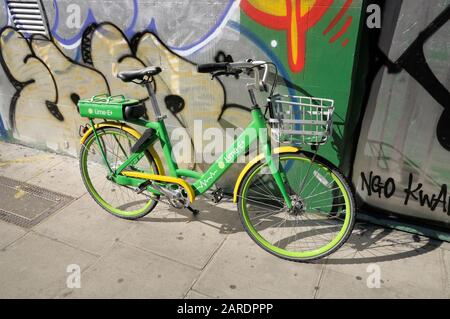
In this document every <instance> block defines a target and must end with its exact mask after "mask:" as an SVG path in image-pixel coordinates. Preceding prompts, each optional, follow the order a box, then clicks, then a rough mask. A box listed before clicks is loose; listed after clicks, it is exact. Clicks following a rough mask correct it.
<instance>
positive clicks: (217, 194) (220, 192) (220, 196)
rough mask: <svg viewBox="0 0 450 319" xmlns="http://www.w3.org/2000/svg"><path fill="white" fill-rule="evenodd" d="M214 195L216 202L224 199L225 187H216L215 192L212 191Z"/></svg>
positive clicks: (213, 200)
mask: <svg viewBox="0 0 450 319" xmlns="http://www.w3.org/2000/svg"><path fill="white" fill-rule="evenodd" d="M212 196H213V199H212V202H213V203H214V204H218V203H220V201H221V200H222V199H223V189H222V188H219V189H216V190H215V191H214V192H212Z"/></svg>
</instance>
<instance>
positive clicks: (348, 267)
mask: <svg viewBox="0 0 450 319" xmlns="http://www.w3.org/2000/svg"><path fill="white" fill-rule="evenodd" d="M440 256H441V249H440V248H439V247H438V246H436V245H435V243H434V242H432V243H430V240H429V239H427V238H425V237H420V238H419V237H417V236H415V235H411V234H408V233H403V232H399V231H395V230H390V229H384V228H380V227H375V226H365V227H363V229H362V232H361V228H360V229H356V231H355V233H354V235H353V236H352V237H351V238H350V239H349V241H348V243H346V244H345V245H344V246H343V247H342V248H341V249H340V250H339V251H338V252H336V253H335V254H334V255H332V256H330V257H329V258H328V259H327V261H326V263H327V266H326V268H327V269H328V270H331V271H334V272H338V273H342V274H347V275H349V276H352V277H353V278H362V279H364V280H365V278H367V277H368V276H369V275H370V272H371V270H370V269H369V268H368V267H369V266H372V267H373V266H375V267H379V269H380V271H381V277H382V280H383V281H384V283H385V284H387V285H390V286H392V285H393V284H392V283H398V285H397V286H398V287H409V288H408V289H410V290H411V294H413V295H414V294H417V293H418V291H416V290H415V288H418V289H419V290H423V291H427V292H429V293H430V294H432V295H436V296H442V295H443V294H445V286H446V281H447V279H446V278H445V270H444V267H445V266H444V264H443V261H442V258H441V257H440ZM324 262H325V261H324Z"/></svg>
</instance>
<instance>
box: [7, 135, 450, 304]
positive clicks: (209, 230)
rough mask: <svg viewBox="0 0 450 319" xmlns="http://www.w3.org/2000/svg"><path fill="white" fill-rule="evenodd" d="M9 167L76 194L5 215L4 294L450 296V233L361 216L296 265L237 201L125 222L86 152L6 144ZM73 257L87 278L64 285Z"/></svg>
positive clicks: (22, 177)
mask: <svg viewBox="0 0 450 319" xmlns="http://www.w3.org/2000/svg"><path fill="white" fill-rule="evenodd" d="M0 176H4V177H8V178H12V179H15V180H18V181H20V182H26V183H28V184H32V185H36V186H39V187H42V188H45V189H48V190H50V191H53V192H57V193H61V194H64V195H67V196H70V197H72V198H73V200H71V201H70V202H69V203H68V204H67V205H65V206H64V207H62V208H60V209H59V210H58V211H56V212H55V213H53V214H51V215H50V216H49V217H47V218H45V219H44V220H42V221H41V222H40V223H39V224H38V225H35V226H33V227H31V228H22V227H19V226H15V225H13V224H10V223H7V222H4V221H2V220H0V298H133V297H136V298H211V297H212V298H217V297H219V298H432V297H433V298H450V280H449V276H450V245H449V244H448V243H441V242H438V241H435V240H430V239H428V238H425V237H419V236H417V235H411V234H407V233H402V232H398V231H394V230H390V229H384V228H380V227H378V226H373V225H368V224H357V226H356V228H355V231H354V233H353V235H352V237H351V238H350V240H349V242H348V243H347V244H346V245H345V246H344V247H342V248H341V249H340V250H339V251H338V252H337V253H336V254H334V255H332V256H330V257H328V258H327V259H325V260H322V261H320V262H316V263H313V264H299V263H293V262H288V261H285V260H281V259H279V258H276V257H274V256H272V255H270V254H268V253H266V252H265V251H263V250H262V249H261V248H259V247H258V246H257V245H256V244H254V243H253V241H252V240H251V239H250V238H249V237H248V235H247V234H246V233H245V231H244V230H243V229H242V227H241V225H240V220H239V216H238V214H237V211H236V207H235V205H234V204H233V203H232V202H230V201H223V202H222V203H220V204H219V205H214V204H212V203H211V202H209V201H206V200H201V201H199V202H198V203H196V204H195V205H194V206H195V207H196V208H198V209H200V211H201V213H200V214H199V215H198V216H196V217H194V216H193V215H192V214H191V213H190V212H189V211H186V210H176V209H173V208H170V207H167V206H164V205H162V204H159V205H158V206H157V208H156V210H155V211H154V212H152V213H151V214H149V215H147V216H146V217H144V218H142V219H141V220H139V221H126V220H122V219H119V218H116V217H113V216H111V215H109V214H108V213H106V212H105V211H103V210H102V209H101V208H100V207H99V206H98V205H97V204H96V203H95V202H94V200H92V199H91V198H90V196H89V194H87V193H86V191H85V188H84V186H83V183H82V181H81V177H80V173H79V169H78V161H77V159H74V158H69V157H65V156H60V155H55V154H51V153H45V152H41V151H37V150H34V149H30V148H26V147H22V146H18V145H13V144H8V143H4V142H0ZM0 191H1V189H0ZM19 192H20V190H18V193H19ZM21 196H22V195H20V194H19V195H17V196H14V198H17V199H16V200H17V201H20V198H21ZM0 198H1V194H0ZM12 202H13V203H12V204H14V200H13V201H12ZM36 205H37V204H36ZM10 206H11V204H10ZM12 206H14V205H12ZM0 208H2V205H1V203H0ZM0 213H1V210H0ZM73 264H75V265H79V267H80V268H81V288H75V289H70V288H67V285H66V280H67V277H68V276H69V275H70V273H68V272H67V267H68V266H69V265H73ZM377 271H379V272H380V275H381V281H380V283H381V287H380V288H369V287H368V282H369V286H370V283H371V282H372V281H371V278H373V275H374V273H376V272H377Z"/></svg>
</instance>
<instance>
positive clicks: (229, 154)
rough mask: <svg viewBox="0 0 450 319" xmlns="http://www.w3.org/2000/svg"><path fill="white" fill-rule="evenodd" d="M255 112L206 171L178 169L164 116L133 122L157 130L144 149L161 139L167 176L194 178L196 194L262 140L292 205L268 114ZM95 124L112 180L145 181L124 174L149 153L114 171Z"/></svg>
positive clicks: (133, 183) (135, 183)
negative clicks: (273, 144) (269, 130)
mask: <svg viewBox="0 0 450 319" xmlns="http://www.w3.org/2000/svg"><path fill="white" fill-rule="evenodd" d="M251 115H252V121H251V123H250V124H249V126H248V127H247V128H246V129H245V130H244V132H243V133H242V134H241V135H240V136H239V137H238V138H237V139H236V140H235V141H234V143H233V144H232V145H231V146H230V147H229V148H228V149H227V150H226V151H225V152H224V153H223V154H222V155H221V156H220V157H219V158H218V159H217V160H216V161H215V162H214V163H213V164H212V165H211V166H210V167H209V169H208V170H207V171H206V172H205V173H203V174H201V173H199V172H196V171H193V170H189V169H180V168H178V165H177V163H176V162H175V160H174V159H173V156H172V144H171V142H170V138H169V135H168V132H167V129H166V126H165V123H164V119H160V120H158V121H155V122H149V121H145V120H137V121H129V122H130V123H132V124H135V125H139V126H143V127H146V128H150V129H153V130H155V132H156V134H154V135H153V137H152V138H151V139H149V140H148V141H147V142H146V143H145V148H144V149H148V147H150V146H151V145H153V144H155V143H156V142H157V141H160V143H161V147H162V151H163V155H164V158H165V160H166V161H165V162H166V163H167V169H168V171H167V172H166V174H167V176H170V177H173V178H183V177H187V178H192V179H194V180H195V182H194V183H193V184H192V185H190V186H191V187H192V189H193V191H194V193H195V196H198V195H201V194H204V193H205V192H207V191H208V190H209V189H211V187H212V186H213V185H214V184H215V183H216V182H217V181H218V180H219V179H220V178H221V177H222V176H223V174H225V173H226V172H227V171H228V170H229V169H230V168H231V166H232V165H233V164H234V163H236V161H237V159H238V158H239V157H240V156H241V155H242V154H245V153H247V152H248V151H249V149H250V146H251V145H252V144H253V143H255V142H256V141H258V140H259V141H260V145H261V146H262V149H263V154H264V156H265V160H266V161H267V163H268V166H269V168H270V171H271V173H272V174H273V176H274V179H275V181H276V184H277V186H278V187H279V189H280V192H281V194H282V195H283V198H284V200H285V201H286V205H287V206H288V207H289V208H291V205H292V203H291V199H290V197H289V195H288V193H287V191H286V188H285V186H284V185H285V181H286V176H285V174H284V172H283V171H282V169H280V168H279V167H278V165H277V162H276V161H275V160H274V159H273V157H272V149H271V143H270V139H269V138H268V134H267V126H266V120H265V118H264V115H263V114H262V111H261V109H260V108H259V107H255V108H253V110H252V111H251ZM91 126H92V128H93V132H94V134H95V137H96V139H97V143H98V146H99V148H100V150H101V152H102V157H103V160H104V161H105V163H106V165H107V167H108V169H109V171H110V177H111V179H113V180H114V181H115V182H116V183H117V184H119V185H126V186H134V187H137V186H139V185H141V184H142V183H143V182H144V181H143V180H142V179H140V178H136V177H129V176H124V175H121V173H122V172H123V171H124V170H125V169H126V168H127V167H129V166H133V165H135V164H136V163H138V162H139V161H140V160H141V159H142V158H143V157H144V156H145V153H144V152H137V153H133V154H131V155H130V156H129V157H128V158H127V160H126V161H125V162H123V163H122V164H121V165H120V166H119V167H118V168H117V169H116V170H113V169H112V168H111V167H110V166H109V163H108V162H107V160H106V154H105V152H104V150H103V147H102V145H101V143H100V141H99V137H98V135H97V132H96V129H95V123H94V122H93V120H91ZM147 190H148V191H149V192H152V193H154V194H157V195H160V194H159V191H157V190H156V189H154V188H153V187H151V186H148V187H147Z"/></svg>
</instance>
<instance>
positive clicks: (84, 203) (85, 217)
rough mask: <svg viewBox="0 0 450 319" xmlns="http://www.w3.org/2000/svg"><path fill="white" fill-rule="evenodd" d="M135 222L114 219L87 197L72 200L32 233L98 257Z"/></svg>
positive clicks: (87, 195)
mask: <svg viewBox="0 0 450 319" xmlns="http://www.w3.org/2000/svg"><path fill="white" fill-rule="evenodd" d="M134 224H136V222H133V221H129V220H125V219H120V218H118V217H115V216H113V215H111V214H109V213H108V212H106V211H105V210H103V208H101V207H100V206H99V205H98V204H97V203H96V202H95V201H94V200H93V199H92V198H91V197H90V195H89V194H86V195H84V196H83V197H81V198H80V199H78V200H76V201H74V202H73V203H72V204H70V205H69V206H67V207H65V208H64V209H62V210H61V211H60V212H58V213H57V214H55V215H53V216H51V217H50V218H49V219H47V220H45V221H44V222H42V223H41V224H40V225H38V226H36V227H35V228H34V230H35V231H36V232H38V233H41V234H43V235H45V236H48V237H51V238H55V239H57V240H60V241H62V242H65V243H68V244H70V245H72V246H75V247H78V248H80V249H83V250H86V251H89V252H92V253H94V254H98V255H101V254H103V253H105V252H106V251H107V250H108V249H110V248H111V246H112V245H113V244H114V242H116V241H118V240H119V239H122V237H123V236H124V235H125V234H126V233H127V232H129V231H130V230H131V229H132V228H133V226H134Z"/></svg>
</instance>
